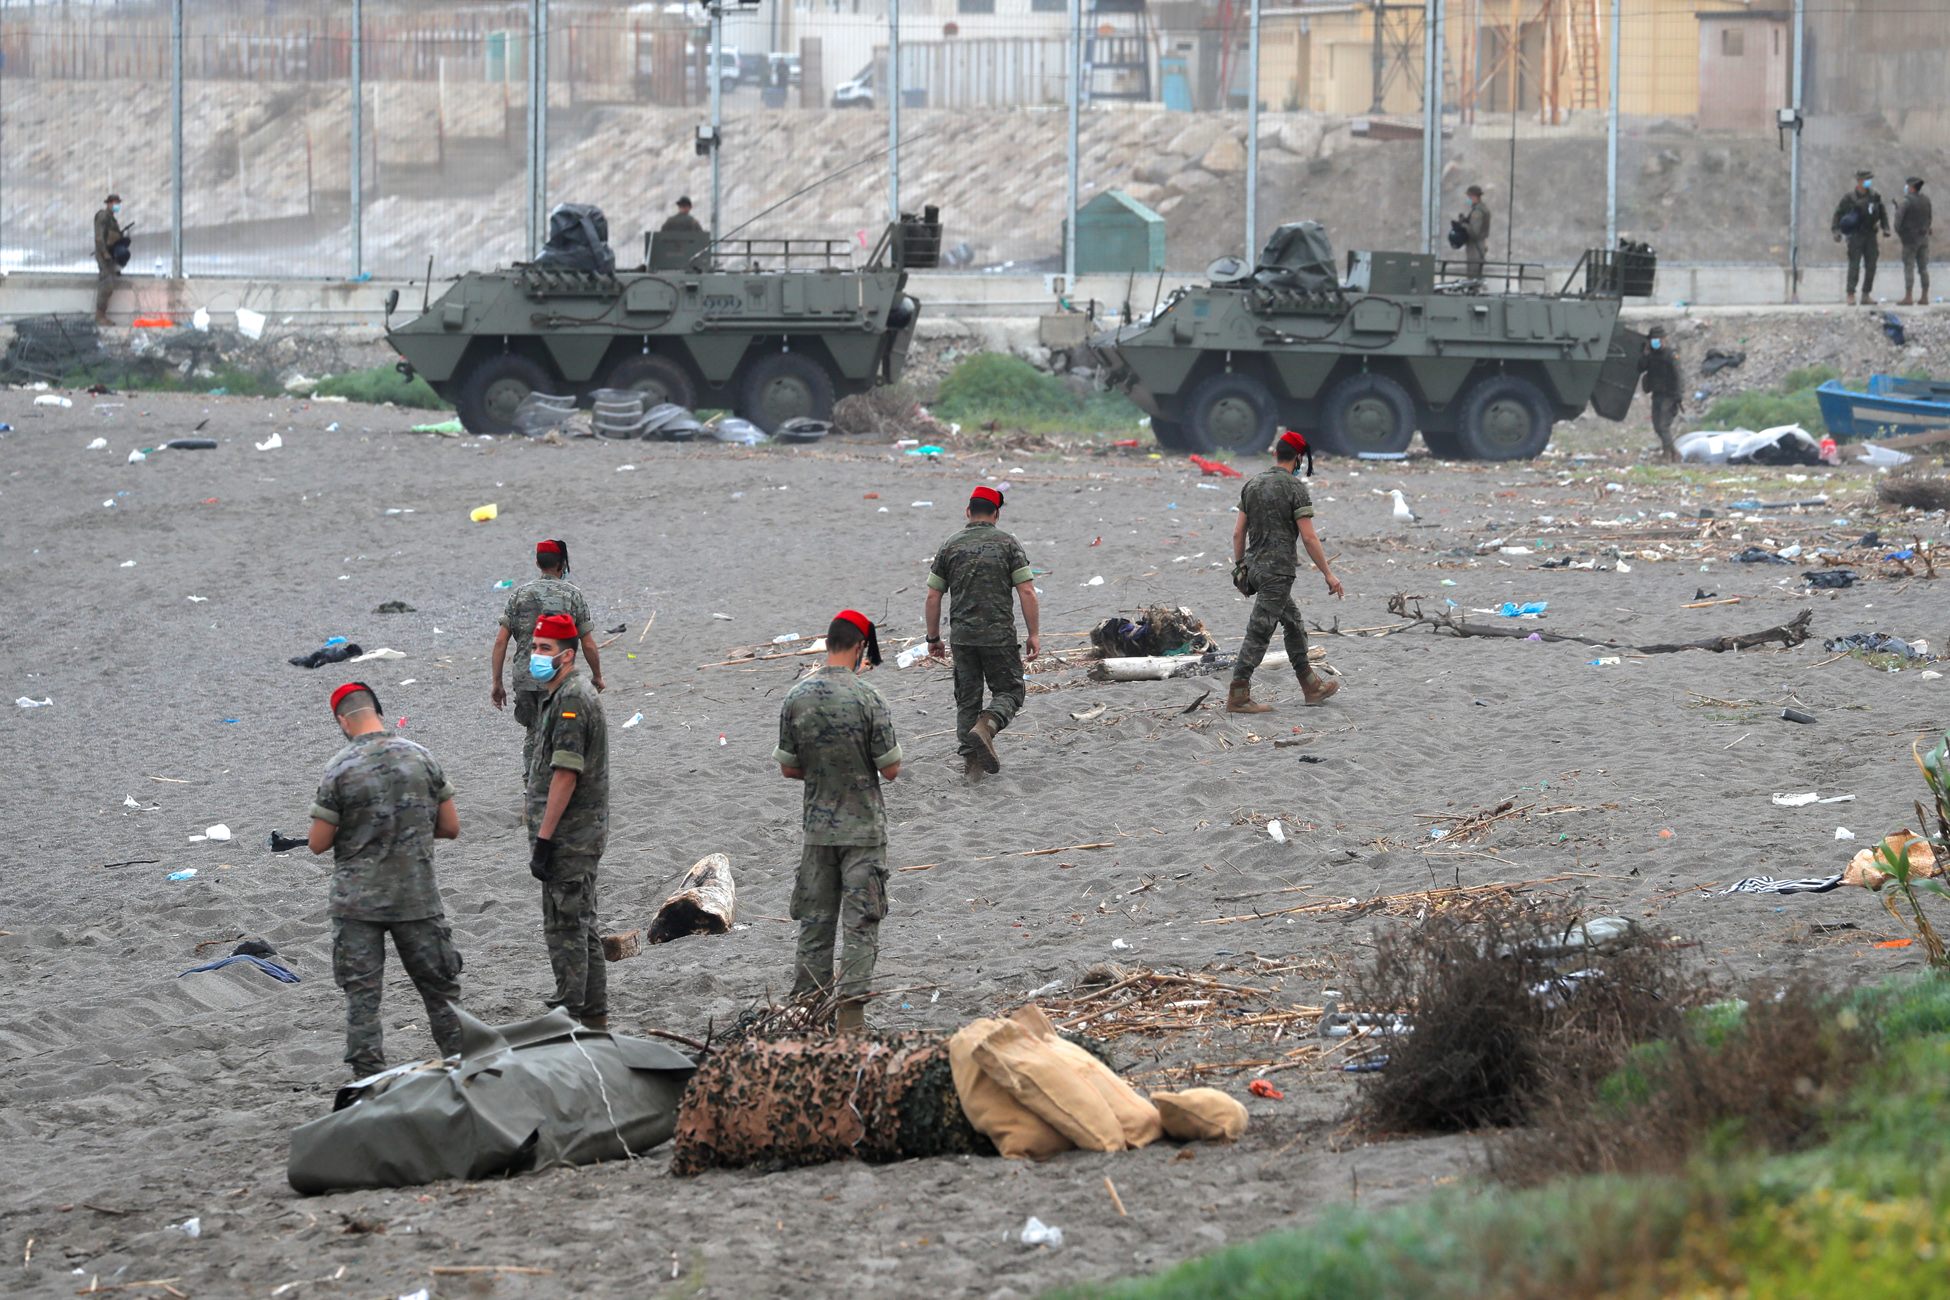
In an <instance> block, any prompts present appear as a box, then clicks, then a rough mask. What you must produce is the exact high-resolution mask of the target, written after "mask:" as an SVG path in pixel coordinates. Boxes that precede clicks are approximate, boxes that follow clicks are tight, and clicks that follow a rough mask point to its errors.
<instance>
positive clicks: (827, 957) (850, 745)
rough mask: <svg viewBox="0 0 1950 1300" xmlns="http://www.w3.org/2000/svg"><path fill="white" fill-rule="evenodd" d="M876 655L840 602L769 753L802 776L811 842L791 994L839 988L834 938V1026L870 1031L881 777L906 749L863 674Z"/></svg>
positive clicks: (875, 645)
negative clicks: (815, 664) (822, 659)
mask: <svg viewBox="0 0 1950 1300" xmlns="http://www.w3.org/2000/svg"><path fill="white" fill-rule="evenodd" d="M863 659H864V660H865V661H866V662H867V663H869V664H875V665H877V664H879V663H880V642H879V638H878V637H876V636H875V635H874V628H873V624H872V623H871V622H869V621H868V620H867V616H866V615H865V614H862V613H859V612H858V611H857V610H851V609H848V610H842V611H840V613H839V614H838V615H837V616H835V617H834V619H833V621H832V623H831V625H830V626H828V627H827V629H826V664H825V666H824V667H822V668H820V669H818V670H817V671H815V672H814V673H812V675H811V676H809V677H807V678H806V679H805V680H804V681H801V682H800V683H799V684H798V685H796V686H794V687H793V688H792V689H791V690H790V691H789V692H787V693H786V697H785V701H784V703H783V704H781V705H780V707H779V746H778V748H777V749H775V750H773V751H772V760H773V761H774V762H776V763H777V764H778V765H779V772H780V774H781V775H782V776H784V777H785V778H786V779H787V780H788V781H804V782H805V783H806V796H805V802H804V804H803V806H802V814H801V817H802V825H803V828H804V833H805V841H804V845H803V847H802V848H801V849H800V853H799V875H798V879H797V881H796V882H795V883H794V885H793V889H792V919H793V920H795V921H797V922H799V952H798V957H797V959H796V961H795V963H794V967H793V980H792V995H793V996H794V997H795V998H799V997H809V996H813V995H816V994H820V993H824V992H827V991H828V990H835V981H834V978H833V944H834V937H835V930H836V928H837V929H838V930H839V931H841V932H843V933H844V936H845V938H844V940H843V942H842V944H841V947H840V969H839V979H838V981H837V989H836V990H835V991H836V992H837V995H838V997H839V998H840V1004H839V1016H838V1028H839V1031H840V1032H841V1033H843V1034H846V1033H862V1032H864V1031H865V1029H866V998H867V995H868V994H869V993H870V992H871V991H872V989H873V968H874V963H875V961H876V960H877V959H878V957H879V954H880V922H881V921H882V920H883V919H884V918H885V917H886V915H887V809H886V805H885V804H884V803H882V801H881V797H880V782H881V781H882V780H883V779H884V780H888V781H891V780H893V779H894V778H895V777H897V776H899V775H900V770H901V747H900V742H899V741H898V740H897V739H895V737H894V722H893V717H892V715H891V714H890V713H889V712H888V710H887V701H886V700H885V699H883V698H882V697H881V694H880V692H879V691H878V690H876V689H874V686H873V684H872V683H871V682H868V681H866V680H864V679H863V678H862V677H861V676H860V675H859V673H860V665H861V661H862V660H863Z"/></svg>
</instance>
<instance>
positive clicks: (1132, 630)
mask: <svg viewBox="0 0 1950 1300" xmlns="http://www.w3.org/2000/svg"><path fill="white" fill-rule="evenodd" d="M1090 644H1091V645H1093V646H1095V647H1096V648H1097V651H1098V653H1099V654H1100V655H1101V656H1102V657H1103V658H1106V659H1128V658H1135V657H1139V656H1148V655H1197V654H1205V653H1206V652H1207V651H1210V650H1213V649H1215V648H1216V647H1215V646H1214V643H1213V641H1212V637H1211V636H1210V634H1208V633H1207V632H1206V630H1205V624H1204V623H1203V622H1202V621H1201V620H1200V619H1199V617H1198V615H1196V614H1194V613H1192V611H1191V610H1189V609H1186V608H1185V607H1184V606H1182V605H1179V606H1171V605H1151V606H1148V607H1146V608H1144V609H1141V610H1139V611H1138V614H1137V617H1136V618H1128V619H1127V618H1125V617H1123V616H1122V615H1116V616H1113V617H1111V618H1107V619H1105V620H1104V621H1103V622H1101V623H1099V624H1097V626H1096V627H1094V628H1092V629H1090Z"/></svg>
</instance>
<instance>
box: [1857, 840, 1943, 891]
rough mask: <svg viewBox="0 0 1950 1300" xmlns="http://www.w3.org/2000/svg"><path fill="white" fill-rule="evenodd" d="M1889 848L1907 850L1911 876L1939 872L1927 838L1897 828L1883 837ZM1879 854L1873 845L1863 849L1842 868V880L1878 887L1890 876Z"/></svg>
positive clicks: (1868, 886)
mask: <svg viewBox="0 0 1950 1300" xmlns="http://www.w3.org/2000/svg"><path fill="white" fill-rule="evenodd" d="M1882 842H1883V844H1886V845H1888V846H1889V849H1890V851H1891V852H1894V853H1905V852H1906V853H1908V855H1909V870H1910V874H1911V876H1912V877H1916V878H1920V877H1928V876H1934V875H1937V874H1939V869H1938V867H1937V864H1936V851H1935V850H1934V849H1932V848H1931V847H1930V842H1929V841H1928V840H1926V839H1923V838H1922V837H1920V836H1917V835H1912V834H1911V833H1910V832H1908V831H1906V830H1901V831H1896V832H1894V833H1893V834H1890V835H1888V836H1886V837H1885V838H1884V839H1883V841H1882ZM1884 867H1885V864H1884V863H1883V861H1882V857H1881V855H1880V854H1879V853H1877V852H1876V850H1875V849H1863V850H1862V851H1861V852H1860V853H1857V854H1856V855H1855V856H1854V857H1853V858H1851V859H1849V864H1848V866H1847V867H1846V868H1844V869H1843V871H1842V880H1843V882H1844V883H1845V884H1850V885H1861V886H1863V887H1864V888H1866V889H1881V888H1882V887H1883V885H1884V884H1885V883H1886V882H1887V881H1888V880H1889V872H1888V871H1886V870H1885V869H1884Z"/></svg>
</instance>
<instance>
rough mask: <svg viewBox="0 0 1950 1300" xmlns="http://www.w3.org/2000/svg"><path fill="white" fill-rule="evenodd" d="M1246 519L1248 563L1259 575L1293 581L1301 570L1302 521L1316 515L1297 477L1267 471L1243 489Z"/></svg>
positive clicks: (1277, 470) (1276, 470)
mask: <svg viewBox="0 0 1950 1300" xmlns="http://www.w3.org/2000/svg"><path fill="white" fill-rule="evenodd" d="M1239 509H1240V510H1241V511H1243V512H1244V513H1245V516H1246V560H1247V563H1248V564H1250V565H1251V566H1252V569H1253V571H1254V572H1255V573H1264V574H1269V575H1271V576H1273V577H1280V578H1291V577H1292V576H1293V575H1294V574H1296V573H1298V572H1299V571H1300V545H1299V543H1300V521H1301V520H1302V519H1311V518H1313V514H1314V501H1313V498H1312V497H1311V496H1309V495H1307V485H1306V484H1305V483H1302V482H1301V481H1300V477H1299V475H1297V474H1290V473H1288V472H1287V471H1286V470H1283V469H1281V468H1280V467H1279V466H1277V465H1276V466H1274V467H1273V468H1272V469H1263V470H1261V471H1260V472H1259V473H1257V474H1255V475H1253V476H1252V477H1251V478H1249V479H1247V480H1246V485H1245V486H1244V487H1242V488H1240V489H1239Z"/></svg>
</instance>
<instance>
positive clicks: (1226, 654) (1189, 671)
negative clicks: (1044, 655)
mask: <svg viewBox="0 0 1950 1300" xmlns="http://www.w3.org/2000/svg"><path fill="white" fill-rule="evenodd" d="M1236 658H1238V655H1237V654H1236V653H1235V652H1234V651H1231V650H1217V651H1213V652H1211V653H1208V654H1203V655H1132V656H1130V657H1127V658H1121V659H1098V660H1096V661H1095V662H1093V663H1092V664H1091V665H1090V668H1089V674H1090V680H1091V681H1094V682H1161V681H1164V680H1165V679H1166V678H1168V677H1210V676H1212V675H1214V674H1215V673H1222V672H1226V671H1229V670H1230V669H1231V668H1232V664H1233V660H1235V659H1236ZM1307 659H1308V662H1310V663H1317V664H1318V663H1325V662H1327V651H1326V650H1325V648H1323V647H1321V646H1312V647H1310V648H1309V649H1308V651H1307ZM1292 662H1293V660H1292V659H1291V658H1289V657H1288V655H1287V652H1286V651H1284V650H1269V651H1267V652H1266V657H1265V658H1264V659H1262V660H1260V661H1259V666H1260V667H1261V668H1285V667H1288V666H1290V665H1291V664H1292Z"/></svg>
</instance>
